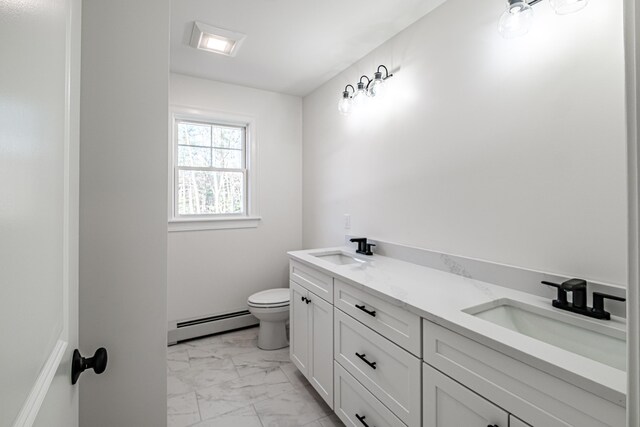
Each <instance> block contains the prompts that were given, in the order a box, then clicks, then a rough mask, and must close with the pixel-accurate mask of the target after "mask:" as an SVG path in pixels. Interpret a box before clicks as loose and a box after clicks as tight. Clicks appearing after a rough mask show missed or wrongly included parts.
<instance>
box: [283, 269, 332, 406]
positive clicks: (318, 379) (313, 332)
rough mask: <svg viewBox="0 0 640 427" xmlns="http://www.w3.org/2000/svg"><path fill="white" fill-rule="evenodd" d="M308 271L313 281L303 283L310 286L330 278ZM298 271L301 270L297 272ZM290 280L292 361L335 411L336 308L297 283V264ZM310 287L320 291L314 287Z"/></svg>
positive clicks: (325, 282) (290, 348)
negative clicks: (334, 350) (334, 322)
mask: <svg viewBox="0 0 640 427" xmlns="http://www.w3.org/2000/svg"><path fill="white" fill-rule="evenodd" d="M296 264H297V263H296ZM305 270H310V271H309V273H311V274H307V278H311V279H312V280H305V281H304V282H303V283H304V284H305V285H307V286H310V285H309V283H312V284H313V279H315V278H317V276H321V277H322V276H326V275H323V274H322V273H321V272H317V273H319V274H314V273H316V272H315V271H314V270H311V269H305ZM296 271H300V270H299V269H298V268H296ZM290 277H291V279H292V280H291V281H290V284H289V285H290V289H291V290H290V294H291V299H290V303H289V310H290V313H289V314H290V317H289V319H290V330H289V353H290V357H291V360H292V361H293V363H294V364H295V365H296V366H297V368H298V369H299V370H300V372H301V373H302V374H303V375H304V376H305V377H306V378H307V380H309V382H310V383H311V385H312V386H313V388H315V390H316V391H317V392H318V393H319V394H320V396H322V398H323V399H324V400H325V402H327V404H328V405H329V406H330V407H331V408H332V409H333V305H332V304H330V303H329V302H328V301H327V300H326V299H324V298H321V297H320V296H318V295H317V294H316V293H314V292H312V291H311V290H309V289H307V288H306V287H303V286H302V285H301V284H299V283H297V282H295V281H294V280H293V279H294V277H295V276H294V274H293V263H292V274H291V276H290ZM322 278H323V282H322V283H323V284H325V285H327V287H330V290H331V292H333V286H332V284H331V286H329V284H328V283H327V282H328V280H327V279H326V277H322ZM330 280H332V279H331V278H330ZM310 287H311V288H312V289H314V290H317V289H318V287H316V286H314V285H311V286H310ZM323 288H324V287H323ZM325 296H326V295H325Z"/></svg>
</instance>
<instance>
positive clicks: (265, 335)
mask: <svg viewBox="0 0 640 427" xmlns="http://www.w3.org/2000/svg"><path fill="white" fill-rule="evenodd" d="M247 305H248V306H249V311H250V312H251V314H253V315H254V316H255V317H257V318H258V320H260V331H259V332H258V347H259V348H261V349H262V350H277V349H279V348H284V347H287V346H289V340H287V327H286V324H287V320H288V319H289V288H277V289H268V290H266V291H262V292H258V293H255V294H253V295H251V296H250V297H249V298H248V299H247Z"/></svg>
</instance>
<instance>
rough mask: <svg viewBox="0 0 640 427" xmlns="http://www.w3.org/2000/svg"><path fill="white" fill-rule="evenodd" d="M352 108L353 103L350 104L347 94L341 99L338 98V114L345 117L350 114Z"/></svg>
mask: <svg viewBox="0 0 640 427" xmlns="http://www.w3.org/2000/svg"><path fill="white" fill-rule="evenodd" d="M352 106H353V103H352V102H351V98H350V97H349V94H347V96H346V97H345V96H344V95H343V96H342V98H340V101H338V111H340V114H343V115H345V116H346V115H348V114H349V113H351V107H352Z"/></svg>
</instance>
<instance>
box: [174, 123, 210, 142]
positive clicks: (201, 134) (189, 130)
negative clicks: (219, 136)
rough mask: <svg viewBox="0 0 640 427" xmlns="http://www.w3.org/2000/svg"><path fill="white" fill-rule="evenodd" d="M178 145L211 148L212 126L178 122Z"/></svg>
mask: <svg viewBox="0 0 640 427" xmlns="http://www.w3.org/2000/svg"><path fill="white" fill-rule="evenodd" d="M178 144H181V145H200V146H205V147H210V146H211V126H209V125H200V124H195V123H184V122H178Z"/></svg>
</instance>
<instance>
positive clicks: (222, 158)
mask: <svg viewBox="0 0 640 427" xmlns="http://www.w3.org/2000/svg"><path fill="white" fill-rule="evenodd" d="M213 167H215V168H230V169H242V167H243V165H242V151H240V150H225V149H222V148H214V149H213Z"/></svg>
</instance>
